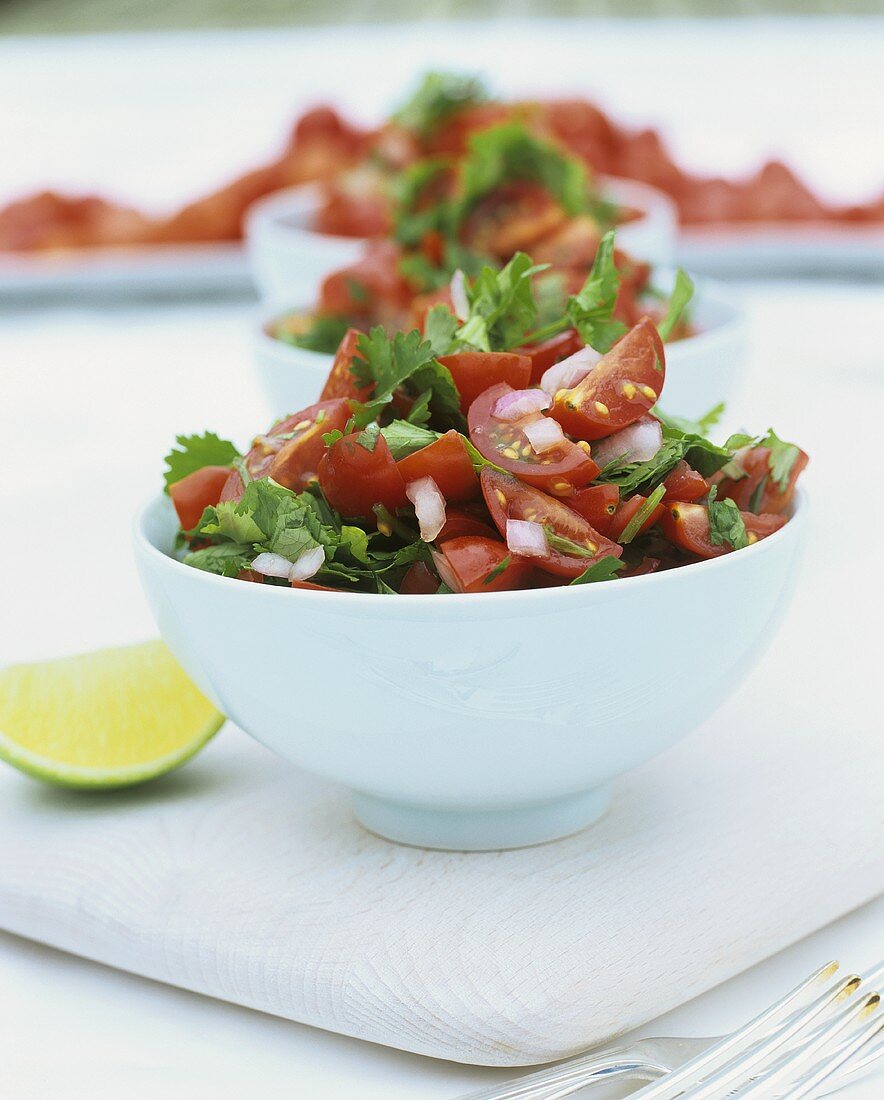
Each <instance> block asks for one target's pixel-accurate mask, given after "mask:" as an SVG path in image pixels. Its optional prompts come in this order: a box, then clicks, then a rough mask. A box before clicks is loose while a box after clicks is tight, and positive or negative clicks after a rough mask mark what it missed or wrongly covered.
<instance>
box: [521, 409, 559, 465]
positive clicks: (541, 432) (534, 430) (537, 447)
mask: <svg viewBox="0 0 884 1100" xmlns="http://www.w3.org/2000/svg"><path fill="white" fill-rule="evenodd" d="M522 431H523V432H524V433H525V435H526V436H527V437H528V442H529V443H530V444H531V449H532V450H533V451H534V453H535V454H537V455H542V454H546V452H547V451H551V450H553V449H554V448H555V447H559V446H561V444H562V443H563V442H564V440H565V433H564V432H563V431H562V426H561V424H559V422H558V421H557V420H553V419H552V417H549V416H541V417H538V419H537V420H532V421H531V423H530V424H525V425H524V426H523V428H522Z"/></svg>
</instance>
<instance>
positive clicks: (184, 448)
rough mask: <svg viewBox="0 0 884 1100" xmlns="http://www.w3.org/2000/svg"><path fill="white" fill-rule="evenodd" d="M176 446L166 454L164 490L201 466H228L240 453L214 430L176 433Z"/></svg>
mask: <svg viewBox="0 0 884 1100" xmlns="http://www.w3.org/2000/svg"><path fill="white" fill-rule="evenodd" d="M175 442H176V443H177V444H178V446H177V447H173V448H172V450H171V451H170V452H169V453H168V454H167V455H166V458H165V462H166V470H165V472H164V474H163V478H164V480H165V483H166V492H168V490H169V486H170V485H174V484H175V482H176V481H180V480H181V479H182V478H184V477H187V475H188V474H192V473H194V471H196V470H201V469H202V468H203V466H230V465H231V464H232V463H233V461H234V459H237V458H240V457H241V456H240V453H239V451H238V450H237V449H236V447H234V445H233V444H232V443H231V442H230V441H229V440H227V439H220V438H219V437H218V436H217V435H215V433H214V432H205V433H204V434H203V435H176V436H175Z"/></svg>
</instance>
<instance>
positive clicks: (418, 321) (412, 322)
mask: <svg viewBox="0 0 884 1100" xmlns="http://www.w3.org/2000/svg"><path fill="white" fill-rule="evenodd" d="M433 306H447V307H448V309H450V310H451V311H452V312H453V311H454V305H453V303H452V301H451V287H450V285H449V284H448V283H446V284H445V286H443V287H440V288H439V289H438V290H433V291H431V292H430V293H429V294H418V296H417V297H416V298H415V299H414V300H413V301H412V303H411V313H410V314H409V322H408V323H409V327H410V328H416V329H418V330H419V331H420V332H423V331H424V326H425V325H426V323H427V314H428V313H429V312H430V310H431V309H432V308H433Z"/></svg>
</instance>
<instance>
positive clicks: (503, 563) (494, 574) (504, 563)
mask: <svg viewBox="0 0 884 1100" xmlns="http://www.w3.org/2000/svg"><path fill="white" fill-rule="evenodd" d="M512 560H513V556H512V554H507V555H506V557H505V558H501V560H500V561H499V562H498V563H497V565H495V567H494V568H493V569H492V570H491V572H490V573H489V574H488V576H487V577H486V578H485V579H484V580H483V581H482V584H491V582H492V581H493V580H496V579H497V578H498V577H499V576H500V574H501V573H503V571H504V570H505V569H508V568H509V566H510V565H511V564H512Z"/></svg>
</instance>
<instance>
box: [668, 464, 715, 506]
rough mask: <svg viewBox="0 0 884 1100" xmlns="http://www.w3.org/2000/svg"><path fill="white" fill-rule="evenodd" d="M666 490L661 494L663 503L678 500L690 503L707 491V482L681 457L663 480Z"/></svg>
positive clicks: (704, 494)
mask: <svg viewBox="0 0 884 1100" xmlns="http://www.w3.org/2000/svg"><path fill="white" fill-rule="evenodd" d="M663 487H664V489H665V490H666V492H665V493H664V494H663V501H664V503H666V504H668V503H669V502H670V501H673V500H680V501H683V502H686V503H691V502H692V501H695V500H700V498H701V497H704V496H706V494H707V493H708V492H709V482H708V481H707V480H706V478H705V477H703V475H702V474H701V473H698V472H697V471H696V470H692V469H691V467H690V466H689V465H688V464H687V462H685V460H684V459H683V458H682V459H680V460H679V462H678V464H677V465H676V466H675V468H674V469H673V470H672V472H671V473H670V474H669V476H668V477H667V478H666V480H665V481H664V482H663Z"/></svg>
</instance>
